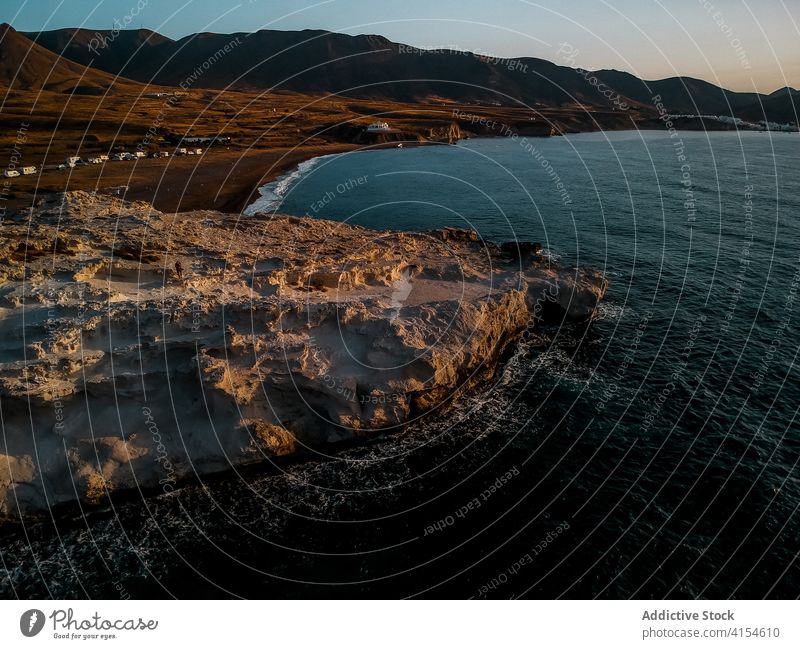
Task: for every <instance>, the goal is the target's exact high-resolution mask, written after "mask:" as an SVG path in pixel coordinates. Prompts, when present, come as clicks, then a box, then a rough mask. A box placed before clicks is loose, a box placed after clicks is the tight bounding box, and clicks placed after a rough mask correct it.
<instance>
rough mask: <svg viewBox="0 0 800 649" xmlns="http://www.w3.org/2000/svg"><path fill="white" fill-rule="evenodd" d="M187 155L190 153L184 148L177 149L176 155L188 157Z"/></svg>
mask: <svg viewBox="0 0 800 649" xmlns="http://www.w3.org/2000/svg"><path fill="white" fill-rule="evenodd" d="M187 153H188V151H187V150H186V149H185V148H184V147H181V148H179V149H175V155H186V154H187Z"/></svg>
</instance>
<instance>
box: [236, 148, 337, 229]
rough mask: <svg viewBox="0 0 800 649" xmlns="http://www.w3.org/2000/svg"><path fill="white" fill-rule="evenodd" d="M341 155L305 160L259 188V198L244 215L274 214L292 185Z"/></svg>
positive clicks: (247, 208)
mask: <svg viewBox="0 0 800 649" xmlns="http://www.w3.org/2000/svg"><path fill="white" fill-rule="evenodd" d="M337 155H339V154H337V153H332V154H329V155H321V156H317V157H316V158H311V159H310V160H304V161H303V162H301V163H300V164H299V165H297V167H295V168H294V169H293V170H292V171H290V172H289V173H288V174H284V175H283V176H281V177H280V178H278V179H277V180H273V181H272V182H269V183H267V184H266V185H264V186H262V187H259V188H258V193H259V197H258V198H257V199H256V200H255V201H254V202H252V203H250V205H248V206H247V207H246V208H245V210H244V212H243V214H244V215H245V216H253V215H254V214H258V213H259V212H274V211H276V210H277V209H278V208H279V207H280V206H281V203H283V200H284V198H285V197H286V195H287V194H288V193H289V190H290V189H291V187H292V185H294V184H295V183H296V182H297V181H298V180H300V179H301V178H302V177H303V176H305V175H306V174H307V173H308V172H309V171H311V170H312V169H313V168H314V167H316V166H317V164H319V162H320V161H321V160H324V159H325V158H332V157H335V156H337Z"/></svg>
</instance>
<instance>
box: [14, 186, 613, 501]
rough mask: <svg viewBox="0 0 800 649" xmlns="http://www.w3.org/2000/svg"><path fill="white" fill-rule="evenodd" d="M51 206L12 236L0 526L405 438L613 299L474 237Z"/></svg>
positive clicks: (513, 249) (75, 200)
mask: <svg viewBox="0 0 800 649" xmlns="http://www.w3.org/2000/svg"><path fill="white" fill-rule="evenodd" d="M49 198H50V200H46V201H43V202H42V205H41V206H40V207H38V208H36V209H35V210H33V212H32V213H31V215H30V218H26V217H22V216H20V217H17V218H7V219H4V220H3V222H2V226H0V227H1V228H2V235H3V236H2V242H3V243H2V247H1V248H0V256H1V257H2V264H0V267H2V269H3V270H2V280H3V282H2V285H3V289H2V293H1V294H0V333H1V334H2V335H1V336H0V339H2V341H3V343H2V349H0V396H2V400H3V425H4V428H3V430H4V438H3V444H2V446H0V517H3V516H12V517H13V516H15V515H17V514H19V513H20V512H29V511H40V510H45V509H47V508H48V507H50V506H53V505H56V504H58V503H65V502H70V501H74V500H76V499H81V500H85V501H86V502H89V503H100V502H103V501H104V499H105V497H106V496H107V495H109V494H111V493H112V492H115V491H118V490H121V491H125V490H129V489H137V488H138V489H158V488H162V487H164V486H165V485H166V486H167V487H169V488H170V489H172V488H174V487H175V486H176V485H177V484H178V483H179V482H182V481H184V480H186V479H189V478H191V477H193V476H194V477H197V476H202V475H207V474H209V473H214V472H220V471H224V470H229V469H232V468H236V467H241V466H244V465H252V464H257V463H269V462H271V461H272V460H273V458H275V457H278V456H285V455H295V454H298V453H307V452H309V451H312V450H319V449H321V448H324V447H325V446H326V445H330V444H331V443H335V442H341V441H348V440H355V439H358V438H362V437H366V436H369V435H371V434H374V433H376V432H378V431H391V430H398V429H401V428H402V427H403V426H405V425H407V424H408V423H409V422H411V421H413V420H414V419H415V418H418V417H420V416H424V415H425V413H427V412H429V411H431V410H433V409H436V408H439V407H441V406H446V405H447V404H448V403H449V402H450V401H451V400H452V399H454V398H455V397H456V396H458V395H459V394H461V393H462V392H463V391H465V390H468V389H470V388H472V387H474V386H476V385H478V384H479V383H481V382H483V381H486V380H487V379H488V378H490V377H491V376H493V375H494V373H495V372H496V370H497V369H498V367H499V366H500V364H501V362H502V358H503V355H504V353H505V352H506V351H507V350H510V349H511V348H512V347H513V346H514V344H515V343H516V342H517V340H518V339H519V337H520V336H521V335H522V334H523V332H524V331H525V329H526V328H528V327H531V328H532V327H538V326H540V325H542V324H546V325H561V324H563V323H565V322H579V323H582V322H588V321H590V320H591V319H592V318H593V316H594V314H595V309H596V307H597V305H598V303H599V301H600V300H601V299H602V298H603V295H604V293H605V291H606V287H607V284H608V282H607V280H606V278H605V277H604V276H603V275H602V274H601V273H599V272H595V271H589V270H585V269H576V268H562V267H559V266H558V265H554V264H553V263H551V262H550V261H549V260H547V259H546V258H543V257H540V256H539V254H538V248H537V247H536V246H533V245H530V244H528V245H525V244H518V243H516V242H514V243H510V244H503V245H497V244H493V243H488V242H484V241H482V240H481V239H480V238H479V236H478V234H477V233H476V232H473V231H468V230H454V229H444V230H438V231H431V232H428V233H424V234H412V233H401V232H392V231H380V232H379V231H374V230H368V229H365V228H361V227H355V226H351V225H347V224H342V223H335V222H330V221H322V220H313V219H304V218H295V217H284V216H270V215H258V216H254V217H250V218H248V219H240V218H239V217H238V216H233V215H225V214H221V213H218V212H212V211H198V212H186V213H181V214H164V213H162V212H159V211H157V210H154V209H153V208H152V207H151V206H150V205H148V204H147V203H143V202H139V203H130V202H123V201H120V200H119V199H116V198H112V197H108V196H98V195H96V194H89V193H86V192H71V193H68V194H59V195H53V196H51V197H49Z"/></svg>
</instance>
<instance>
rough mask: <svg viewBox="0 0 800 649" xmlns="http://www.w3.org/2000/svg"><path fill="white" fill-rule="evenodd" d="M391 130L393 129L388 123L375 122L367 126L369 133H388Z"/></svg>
mask: <svg viewBox="0 0 800 649" xmlns="http://www.w3.org/2000/svg"><path fill="white" fill-rule="evenodd" d="M391 130H392V129H391V127H390V126H389V124H388V123H386V122H373V123H372V124H370V125H369V126H367V133H387V132H389V131H391Z"/></svg>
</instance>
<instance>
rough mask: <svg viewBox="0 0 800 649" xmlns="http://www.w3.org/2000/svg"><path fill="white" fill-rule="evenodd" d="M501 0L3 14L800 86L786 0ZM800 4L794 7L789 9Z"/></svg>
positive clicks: (28, 27)
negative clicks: (355, 40)
mask: <svg viewBox="0 0 800 649" xmlns="http://www.w3.org/2000/svg"><path fill="white" fill-rule="evenodd" d="M566 5H567V3H565V2H562V1H560V0H548V1H544V2H539V3H534V2H529V1H528V0H500V1H499V2H497V3H496V4H495V5H494V6H493V7H492V8H491V9H489V8H487V7H486V6H485V5H483V4H481V3H479V2H477V0H465V1H464V2H461V3H459V4H458V5H457V6H455V5H454V3H451V2H444V3H438V5H436V6H431V3H426V2H423V0H407V2H405V3H403V4H402V5H401V6H386V7H383V6H380V7H376V6H373V5H371V4H370V3H366V2H363V1H362V0H324V1H322V2H316V3H312V4H307V5H304V6H299V7H298V6H297V4H296V3H292V2H289V0H275V1H273V2H270V3H269V6H267V4H266V2H262V1H261V0H250V2H246V3H242V4H237V5H232V6H231V7H222V8H220V7H219V6H217V5H216V4H215V3H214V2H212V1H211V0H162V1H161V2H159V3H158V4H157V5H156V4H155V3H154V2H152V0H104V1H98V2H96V3H86V4H84V6H82V7H76V6H74V5H69V6H66V2H65V1H64V0H37V2H35V3H34V2H32V1H31V0H7V2H6V3H5V4H4V6H3V7H2V8H0V21H2V22H8V23H10V24H11V25H12V27H14V29H17V30H18V31H48V30H55V29H63V28H71V27H80V28H84V29H90V30H92V29H98V30H99V29H111V28H113V27H114V26H115V25H117V26H122V27H124V28H126V29H140V28H146V29H151V30H153V31H156V32H158V33H160V34H163V35H165V36H168V37H170V38H173V39H179V38H183V37H185V36H189V35H191V34H194V33H198V32H203V31H212V32H219V33H231V32H255V31H258V30H260V29H279V30H303V29H320V30H327V31H331V32H338V33H344V34H350V35H359V34H378V35H381V36H385V37H387V38H389V39H390V40H392V41H395V42H399V43H404V44H407V45H411V46H415V47H420V48H443V47H448V48H453V49H458V50H462V51H470V52H477V53H480V54H486V55H492V56H498V57H503V58H524V57H535V58H541V59H546V60H549V61H552V62H554V63H556V64H559V65H568V66H572V67H581V68H584V69H588V70H597V69H615V70H621V71H625V72H630V73H631V74H634V75H636V76H637V77H640V78H642V79H645V80H658V79H664V78H669V77H675V76H686V77H694V78H698V79H703V80H705V81H708V82H710V83H714V84H717V85H721V86H723V87H725V88H728V89H731V90H736V91H756V90H757V91H758V92H762V93H765V94H769V93H771V92H774V91H775V90H778V89H780V88H783V87H786V86H790V87H795V88H797V87H798V86H800V29H799V28H798V22H800V19H798V17H797V16H795V15H793V13H792V12H791V11H790V10H789V8H788V7H787V6H786V4H785V2H784V0H764V2H761V3H759V5H758V7H757V13H755V12H754V9H753V8H751V7H750V6H749V5H748V4H747V3H746V2H743V1H736V0H718V1H717V2H711V1H710V0H678V1H676V2H672V3H670V6H669V7H665V6H664V5H663V4H662V3H661V2H659V0H652V1H650V2H638V3H637V2H635V1H634V0H616V2H606V1H604V0H599V1H596V0H577V1H576V2H573V3H570V4H569V6H566ZM795 13H798V14H800V11H799V12H795Z"/></svg>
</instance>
